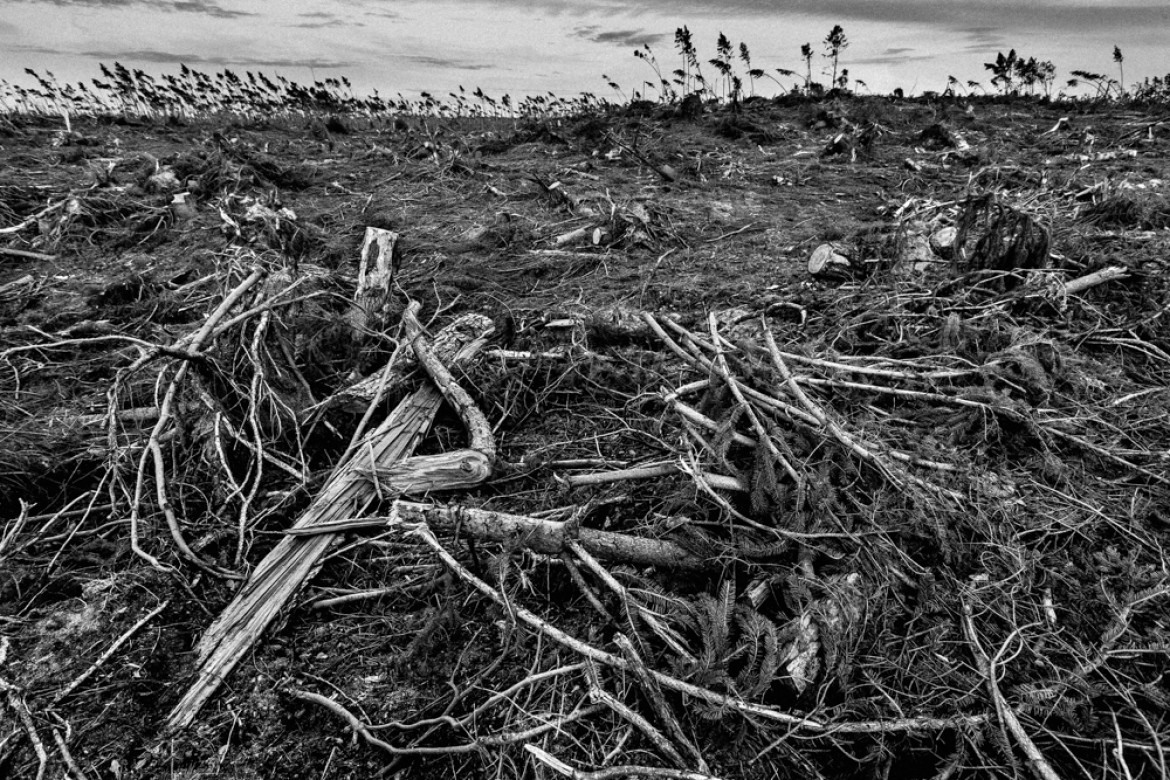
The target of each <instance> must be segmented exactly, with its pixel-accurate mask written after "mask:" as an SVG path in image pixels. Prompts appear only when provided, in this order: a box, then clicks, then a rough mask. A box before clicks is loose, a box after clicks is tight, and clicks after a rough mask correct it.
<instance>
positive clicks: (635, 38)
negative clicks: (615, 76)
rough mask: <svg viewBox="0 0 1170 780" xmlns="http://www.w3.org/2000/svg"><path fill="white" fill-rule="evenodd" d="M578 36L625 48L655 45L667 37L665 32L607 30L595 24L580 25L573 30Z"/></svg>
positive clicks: (594, 41)
mask: <svg viewBox="0 0 1170 780" xmlns="http://www.w3.org/2000/svg"><path fill="white" fill-rule="evenodd" d="M573 34H574V35H576V36H577V37H578V38H584V39H585V40H587V41H592V42H593V43H612V44H615V45H617V46H621V47H623V48H629V47H633V48H635V49H640V48H641V47H642V46H653V45H655V44H657V43H660V42H661V41H662V40H663V39H664V38H666V34H665V33H649V32H646V31H645V30H605V31H602V30H601V28H600V27H598V26H597V25H595V24H591V25H586V26H584V27H578V28H577V29H575V30H573Z"/></svg>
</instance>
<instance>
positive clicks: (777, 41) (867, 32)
mask: <svg viewBox="0 0 1170 780" xmlns="http://www.w3.org/2000/svg"><path fill="white" fill-rule="evenodd" d="M0 9H2V11H3V13H0V79H7V80H8V81H10V82H16V83H21V84H25V85H28V86H32V84H31V82H30V80H29V79H28V78H27V77H26V76H25V75H24V73H23V70H24V68H26V67H30V68H33V69H35V70H38V71H43V70H50V71H52V72H54V73H55V74H56V76H57V77H58V79H61V80H68V81H77V80H79V79H89V78H92V77H95V76H99V75H100V74H99V73H98V67H97V66H98V63H99V62H105V63H112V62H113V61H115V60H116V61H119V62H121V63H122V64H124V65H126V66H129V67H136V68H141V69H143V70H146V71H147V72H150V73H155V74H158V73H164V72H175V71H177V69H178V65H179V63H186V64H187V65H189V66H192V67H196V68H198V69H201V70H206V71H211V70H216V69H219V68H222V67H228V68H232V69H235V70H253V71H255V70H261V71H264V72H266V73H268V74H270V75H277V74H279V75H283V76H285V77H286V78H290V79H293V80H297V81H312V80H314V79H321V78H325V77H327V76H343V75H344V76H346V77H348V78H349V79H350V80H351V81H352V82H353V83H354V85H355V86H356V87H357V88H358V89H359V90H360V91H370V90H373V89H375V88H376V89H378V90H379V91H380V92H381V93H382V94H384V95H393V94H394V93H397V92H401V93H403V94H406V95H416V94H417V93H418V92H419V91H421V90H429V91H432V92H435V93H436V94H439V95H445V94H446V93H447V92H449V91H452V90H455V89H457V88H458V87H459V86H460V85H463V86H465V87H466V88H467V89H469V90H470V89H473V88H474V87H477V86H478V87H482V88H483V89H484V90H485V91H487V92H488V93H489V94H496V95H498V94H502V93H505V92H509V93H511V94H512V95H514V96H518V95H523V94H537V93H543V92H548V91H552V92H555V93H557V94H559V95H571V94H576V93H577V92H581V91H592V92H595V93H597V94H607V95H610V96H612V92H611V91H610V90H609V88H608V87H607V86H606V85H605V80H604V79H603V78H602V75H603V74H605V75H608V76H610V77H611V78H612V79H614V80H616V81H617V82H618V83H620V84H621V85H622V86H623V87H624V88H625V89H626V90H627V91H629V90H630V89H634V88H638V87H639V85H640V84H641V83H642V81H643V80H645V79H651V78H653V73H652V71H651V70H650V68H649V67H648V66H647V65H646V64H645V63H644V62H642V61H640V60H638V59H636V58H635V57H633V55H632V52H633V50H634V49H635V48H637V47H640V46H641V45H642V44H649V45H650V46H651V47H652V49H653V51H654V53H655V54H656V55H657V57H658V60H659V61H660V63H661V64H662V66H663V69H664V70H665V71H669V70H672V69H674V68H676V67H678V66H679V61H678V58H677V55H676V53H675V51H674V45H673V33H674V30H675V28H677V27H679V26H681V25H683V24H686V25H687V26H689V27H690V29H691V31H692V33H694V39H695V42H696V44H697V45H698V47H699V53H700V55H701V56H702V57H703V58H704V59H706V58H709V57H712V56H714V48H715V39H716V36H717V35H718V34H719V33H720V32H724V33H726V34H727V36H728V37H729V38H730V39H731V40H732V41H733V42H734V43H735V44H738V43H739V42H741V41H742V42H744V43H746V44H747V45H748V47H749V48H750V51H751V54H752V59H753V64H754V65H755V66H756V67H765V68H768V69H769V70H773V69H775V68H789V69H793V70H798V69H802V67H803V66H802V63H801V60H800V46H801V44H803V43H805V42H812V43H813V44H814V48H815V49H816V51H817V52H818V53H819V52H820V51H821V46H820V43H819V42H820V41H821V40H822V39H823V38H824V37H825V34H826V33H827V32H828V31H829V29H830V28H831V27H832V26H833V25H834V24H841V25H842V26H843V27H844V28H845V32H846V34H847V35H848V38H849V41H850V45H849V48H848V49H846V51H845V52H844V53H843V55H842V66H844V67H847V68H849V71H850V74H851V75H852V76H853V77H854V78H860V79H862V80H864V81H865V82H866V84H867V85H868V86H869V88H870V89H872V90H874V91H883V92H888V91H889V90H891V89H893V88H894V87H899V86H900V87H902V88H903V89H905V90H907V91H914V92H920V91H922V90H926V89H935V90H941V89H943V88H944V87H945V86H946V80H947V76H948V75H949V74H954V75H955V76H957V77H958V78H960V79H961V80H963V81H966V80H968V79H975V80H978V81H981V82H984V84H986V82H987V79H988V76H989V75H990V74H989V73H987V72H986V71H985V70H984V68H983V63H984V62H986V61H987V60H989V59H994V57H995V53H996V52H997V51H1001V50H1002V51H1006V50H1007V49H1009V48H1015V49H1017V50H1018V51H1020V52H1021V53H1023V54H1025V55H1028V56H1035V57H1036V58H1037V59H1041V60H1046V59H1047V60H1052V61H1053V62H1054V63H1055V64H1056V66H1057V69H1058V82H1057V83H1058V84H1060V83H1063V82H1064V81H1065V80H1066V79H1067V78H1068V72H1069V71H1070V70H1074V69H1082V70H1090V71H1095V72H1100V73H1108V74H1110V75H1116V66H1115V65H1114V63H1113V61H1112V51H1113V46H1114V45H1117V46H1120V47H1121V48H1122V50H1123V52H1124V53H1125V75H1126V80H1127V81H1128V82H1131V83H1132V82H1133V81H1136V80H1137V79H1139V78H1140V77H1142V76H1149V75H1155V74H1165V73H1167V72H1170V47H1168V46H1167V45H1166V41H1167V40H1170V0H1145V1H1144V2H1143V0H1121V1H1118V0H1029V2H1028V3H1027V4H1026V5H1025V4H1024V3H1023V2H1016V1H1015V0H428V1H427V2H414V1H412V0H280V1H279V2H278V1H277V0H271V1H268V0H0ZM825 63H826V61H825V60H823V59H821V58H820V57H819V56H818V57H817V58H816V60H814V69H816V70H819V69H821V68H822V67H824V66H825ZM781 80H782V81H787V80H785V79H781ZM825 80H826V81H827V79H825Z"/></svg>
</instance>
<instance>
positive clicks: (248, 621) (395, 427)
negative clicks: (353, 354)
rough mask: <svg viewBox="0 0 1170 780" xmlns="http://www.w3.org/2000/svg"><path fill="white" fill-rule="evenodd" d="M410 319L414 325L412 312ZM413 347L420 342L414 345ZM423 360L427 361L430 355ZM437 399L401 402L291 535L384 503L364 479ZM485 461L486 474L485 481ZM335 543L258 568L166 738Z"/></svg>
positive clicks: (464, 352)
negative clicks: (377, 502) (299, 530)
mask: <svg viewBox="0 0 1170 780" xmlns="http://www.w3.org/2000/svg"><path fill="white" fill-rule="evenodd" d="M415 305H416V304H412V307H413V306H415ZM410 316H411V317H413V308H412V310H411V313H410ZM487 336H488V332H483V333H480V334H478V338H475V339H474V340H471V341H469V342H468V343H466V344H465V345H464V346H463V348H462V349H461V350H460V351H459V353H458V355H457V356H456V359H455V361H456V362H459V361H464V360H467V359H468V358H470V357H472V356H473V355H474V354H475V353H477V352H478V351H479V350H480V349H481V348H482V347H483V345H484V343H485V342H486V339H487ZM418 342H421V339H416V343H418ZM416 349H417V347H416ZM419 357H420V360H421V362H423V363H424V365H426V363H427V362H428V361H427V360H426V359H425V358H424V357H423V355H422V354H420V355H419ZM429 357H430V359H431V360H433V355H430V356H429ZM447 376H448V378H449V377H450V375H449V374H448V375H447ZM445 391H446V389H444V392H445ZM444 392H441V391H440V388H439V387H437V386H436V385H434V384H427V385H425V386H424V387H422V388H420V389H419V390H417V391H415V392H414V393H413V394H412V395H410V396H408V397H407V398H406V399H405V400H403V401H402V402H401V403H400V404H399V405H398V406H397V408H395V409H394V411H393V412H392V413H391V414H390V416H389V417H387V418H386V420H385V422H383V423H382V424H381V425H380V426H378V428H377V429H376V430H375V431H374V432H373V433H371V434H369V435H368V436H366V437H365V439H364V440H363V441H362V442H361V443H360V444H359V445H358V446H357V447H355V448H354V449H353V451H352V453H351V455H350V456H349V457H348V458H347V459H345V460H343V461H342V463H341V464H340V465H338V466H337V467H336V468H335V469H334V471H333V474H332V476H330V478H329V480H328V482H326V484H325V487H324V488H323V489H322V490H321V493H320V494H319V495H318V496H317V497H316V499H314V501H313V502H312V503H311V504H310V505H309V508H308V509H306V510H305V513H304V514H303V515H301V517H300V518H299V519H298V520H297V522H296V523H295V524H294V526H293V527H294V528H309V527H312V526H314V525H318V524H321V523H332V522H336V521H338V520H342V519H344V518H348V517H352V516H353V515H354V514H355V513H357V514H360V513H362V512H364V511H365V510H366V509H367V508H368V507H370V506H371V505H372V504H374V503H375V502H376V501H378V500H380V499H381V498H384V495H383V494H382V491H381V488H380V486H379V485H378V484H376V483H375V482H372V481H371V480H370V479H369V474H370V472H371V471H375V472H376V471H377V470H379V469H380V468H387V467H390V466H393V465H394V464H400V463H401V462H402V461H404V460H405V459H406V458H407V457H408V456H409V455H410V453H412V452H413V451H414V449H415V447H417V446H418V443H419V442H420V441H421V440H422V438H423V436H424V435H425V434H426V432H427V429H428V428H429V427H430V425H431V422H432V421H433V420H434V417H435V414H436V413H437V412H438V410H439V406H440V405H441V404H442V401H443V398H444ZM473 439H474V434H473ZM491 454H492V459H491V460H494V445H493V447H492V453H491ZM491 460H489V462H488V463H489V469H488V472H487V473H490V463H491ZM432 487H433V485H432ZM396 488H397V490H398V491H399V492H412V491H411V489H410V486H409V485H400V486H396ZM336 538H337V537H336V534H325V535H321V536H314V537H310V538H308V539H299V538H295V537H288V538H286V539H283V540H281V542H280V543H279V544H277V546H276V547H275V548H274V549H273V550H272V552H270V553H269V554H268V555H267V556H266V557H265V558H264V560H263V561H261V562H260V564H259V565H258V566H257V567H256V570H255V571H254V572H252V576H251V577H249V579H248V581H247V583H246V584H245V585H244V587H243V588H242V589H241V590H240V592H239V593H238V594H237V595H236V597H235V599H234V600H233V601H232V603H231V604H229V605H228V607H227V608H226V609H225V610H224V611H223V612H222V613H221V614H220V616H219V618H218V619H217V620H216V621H215V622H214V623H213V624H212V625H211V627H210V628H208V630H207V631H206V633H204V635H203V638H202V639H201V640H200V642H199V646H198V660H197V665H198V670H197V672H196V678H195V682H194V683H193V684H192V685H191V687H190V688H189V689H188V690H187V692H186V694H184V696H183V698H182V699H181V700H180V701H179V703H178V704H177V705H176V706H175V708H174V709H173V710H172V711H171V714H170V715H169V717H168V718H167V728H168V729H169V730H172V731H173V730H177V729H182V728H185V727H186V726H188V725H190V724H191V722H192V721H193V720H194V718H195V716H196V715H197V714H198V713H199V710H200V708H201V707H202V706H203V704H204V703H206V701H207V700H208V699H209V698H210V697H211V696H212V695H213V694H214V693H215V691H216V690H217V689H218V688H219V685H220V683H221V682H223V680H224V679H225V678H226V677H227V676H228V674H230V673H231V671H232V669H234V668H235V666H236V664H237V663H238V662H239V661H240V659H242V658H243V657H244V656H245V655H246V654H247V652H248V650H249V648H251V646H252V645H253V644H254V643H255V642H256V640H257V639H258V638H259V637H260V635H261V634H262V633H263V632H264V629H265V628H267V627H268V625H269V624H270V623H271V622H272V621H273V620H274V619H275V618H276V616H277V615H278V614H279V612H280V610H281V609H282V608H283V607H284V606H285V605H286V604H288V602H289V601H290V600H291V599H292V597H293V595H294V594H295V593H296V592H297V591H298V590H299V589H300V588H301V586H303V585H304V584H305V583H306V582H307V581H308V580H309V579H310V578H311V577H312V576H313V575H314V574H315V573H316V571H317V569H318V567H319V565H320V562H321V559H322V558H323V557H324V555H325V553H326V552H327V551H328V549H329V547H330V546H331V544H332V543H333V541H334V540H335V539H336Z"/></svg>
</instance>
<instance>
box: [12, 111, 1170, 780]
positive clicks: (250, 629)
mask: <svg viewBox="0 0 1170 780" xmlns="http://www.w3.org/2000/svg"><path fill="white" fill-rule="evenodd" d="M826 117H828V118H831V119H832V121H831V122H828V121H826ZM1054 121H1056V117H1055V116H1054V113H1053V112H1052V111H1049V110H1045V109H1042V108H1038V107H1036V106H1034V105H1028V106H1027V107H1025V108H1021V107H1019V106H1012V105H1003V106H988V107H986V108H979V109H972V110H971V111H963V110H961V109H960V108H959V107H956V106H952V105H951V104H946V103H944V104H923V103H913V102H886V101H883V100H876V99H875V100H872V101H865V100H860V99H859V100H855V101H840V102H835V103H832V104H824V105H820V106H819V107H818V109H817V110H815V111H814V110H810V109H809V108H808V106H795V107H785V106H779V105H772V104H770V103H766V102H756V103H754V104H750V105H748V106H745V107H743V109H742V113H739V114H735V115H729V114H727V113H726V112H725V111H724V110H723V109H717V110H714V111H709V112H708V113H707V114H705V115H695V116H691V117H679V116H675V115H673V114H661V115H656V114H654V113H653V112H651V113H650V114H649V115H646V116H641V115H639V116H627V115H623V114H620V113H614V114H601V113H595V114H593V115H590V116H588V117H585V118H582V119H578V120H567V119H566V120H556V121H553V120H545V121H544V122H543V124H540V125H539V126H540V127H542V128H543V132H537V131H536V130H535V129H534V127H533V126H531V125H530V126H525V127H521V128H516V129H513V128H511V127H510V126H505V127H501V128H500V129H498V130H495V131H489V132H484V131H483V130H482V129H480V128H477V129H476V130H475V131H461V130H460V129H459V127H458V125H457V124H431V125H422V126H418V127H414V128H410V127H405V128H401V127H400V128H396V129H386V130H378V129H370V130H358V129H356V128H349V129H347V132H345V133H339V132H331V131H329V130H324V131H322V130H321V129H320V128H317V127H316V126H310V127H309V128H307V129H304V130H299V129H297V128H296V127H293V126H289V127H287V128H285V129H272V128H268V129H264V130H249V129H247V128H243V127H241V128H236V129H232V128H228V129H224V128H208V129H206V130H202V129H199V128H198V127H192V128H188V129H184V130H175V129H174V128H168V127H165V126H159V127H145V128H130V129H125V128H117V127H102V126H96V125H95V126H93V127H88V126H87V127H79V128H77V129H76V134H77V135H78V137H80V138H85V139H87V142H86V144H85V145H84V146H79V145H77V143H76V142H77V139H76V138H71V139H70V141H69V144H67V145H61V146H55V145H54V143H55V141H58V140H60V139H61V136H60V135H59V134H58V133H57V130H56V129H55V128H52V127H50V126H48V125H37V124H36V123H32V122H28V123H22V124H20V125H19V126H15V134H14V136H13V137H12V138H11V139H5V141H4V143H5V146H4V148H3V150H2V151H0V154H3V155H4V156H5V158H6V164H7V165H8V166H9V167H10V169H11V170H13V171H14V175H13V176H11V177H9V178H7V179H6V181H5V183H4V184H2V185H0V263H3V265H0V328H3V330H2V332H3V334H4V338H3V342H2V344H3V346H2V347H0V358H2V361H3V367H4V369H5V372H6V376H7V378H6V379H5V382H6V383H7V385H6V386H7V387H8V388H9V389H8V390H7V391H6V392H5V393H4V395H3V397H2V399H0V435H2V440H3V447H2V448H0V475H2V476H0V485H2V486H3V490H4V501H3V506H2V507H0V511H3V512H4V515H3V517H4V518H5V521H4V525H3V533H2V534H0V564H2V565H0V610H2V611H0V627H2V628H3V631H2V634H3V637H2V638H0V688H2V689H3V694H4V696H5V699H4V707H5V709H4V712H5V715H6V718H7V719H6V720H3V721H0V729H2V730H0V769H2V770H3V772H4V773H6V774H7V775H8V776H12V777H39V776H41V775H42V774H44V773H48V772H52V773H56V774H61V773H67V774H68V775H69V776H72V777H114V778H122V777H163V776H173V775H176V774H181V775H183V776H202V775H205V774H208V775H209V774H214V773H217V772H227V771H230V772H231V773H232V774H233V775H234V776H239V777H253V776H263V775H268V774H271V773H272V772H280V773H281V774H282V775H287V776H290V777H302V776H303V777H321V776H326V775H328V776H370V775H371V774H373V773H375V772H381V773H383V774H390V773H395V772H403V773H405V772H409V773H412V774H417V775H420V776H436V777H438V776H443V777H447V776H451V775H452V774H454V773H467V772H471V773H473V774H475V775H485V776H486V775H491V776H532V777H550V776H555V775H558V774H560V775H565V776H569V777H580V778H608V777H624V776H657V777H675V778H700V777H741V776H742V777H776V776H781V777H797V776H799V777H837V776H859V777H860V776H875V775H876V776H880V777H935V776H941V777H954V776H976V775H979V776H986V775H989V774H990V775H994V776H1002V777H1016V776H1024V775H1029V774H1033V775H1039V776H1041V777H1057V776H1062V777H1063V776H1080V775H1088V776H1090V777H1118V778H1136V777H1166V776H1167V771H1166V756H1165V749H1166V744H1165V743H1166V741H1167V739H1166V738H1167V737H1170V734H1168V724H1167V722H1166V714H1165V713H1166V712H1167V711H1168V710H1170V701H1168V697H1167V694H1166V693H1165V684H1164V683H1165V675H1166V674H1167V672H1168V671H1170V669H1168V664H1167V657H1168V656H1167V641H1168V637H1167V626H1166V622H1165V618H1164V615H1165V611H1166V605H1167V601H1168V600H1170V571H1168V568H1167V566H1168V563H1167V558H1166V552H1165V543H1166V538H1167V536H1166V535H1167V532H1168V529H1170V526H1168V525H1167V519H1166V518H1167V512H1168V511H1170V490H1168V480H1170V474H1168V472H1167V469H1166V458H1167V452H1166V444H1165V443H1166V441H1168V440H1170V423H1168V422H1167V418H1166V415H1165V413H1164V408H1165V405H1166V403H1167V402H1168V401H1170V398H1168V395H1167V390H1166V386H1167V384H1168V374H1170V354H1168V353H1167V350H1170V344H1168V341H1167V335H1168V334H1167V329H1166V328H1167V326H1166V323H1165V313H1166V310H1167V305H1168V300H1167V283H1166V281H1165V280H1166V278H1167V277H1166V268H1165V253H1166V249H1167V245H1168V244H1170V236H1168V235H1167V233H1166V230H1165V225H1164V224H1163V222H1164V221H1159V220H1160V217H1159V216H1158V215H1160V214H1162V212H1163V211H1164V209H1163V208H1162V207H1163V206H1164V193H1163V190H1162V189H1161V188H1163V187H1164V186H1165V185H1164V184H1163V183H1162V179H1161V178H1160V176H1162V175H1164V166H1165V162H1164V161H1165V159H1166V153H1167V151H1168V145H1170V140H1168V139H1167V136H1166V134H1165V126H1164V125H1159V124H1157V123H1156V122H1155V121H1154V119H1153V118H1151V117H1149V116H1144V115H1140V114H1125V115H1117V116H1111V115H1107V114H1090V115H1085V116H1080V117H1077V118H1076V120H1075V121H1072V122H1064V123H1063V124H1062V123H1059V122H1058V123H1057V127H1055V128H1053V129H1052V130H1051V131H1048V129H1049V128H1051V127H1052V126H1053V122H1054ZM1088 123H1092V125H1093V126H1094V128H1095V129H1094V132H1093V134H1092V136H1091V138H1090V137H1088V136H1086V135H1085V134H1083V133H1082V132H1081V130H1080V129H1079V127H1078V125H1079V126H1081V127H1083V126H1084V125H1085V124H1088ZM1135 128H1136V129H1137V132H1136V134H1135ZM1046 131H1048V132H1046ZM323 133H324V134H323ZM956 139H958V140H956ZM1111 139H1112V140H1111ZM959 140H961V141H962V143H959ZM838 147H840V148H838ZM71 148H76V149H79V150H83V151H82V152H81V153H80V154H79V155H77V156H73V155H71V154H70V155H67V154H65V152H66V151H68V150H69V149H71ZM477 149H478V150H480V151H478V152H477V151H475V150H477ZM830 149H832V150H833V152H832V153H831V154H829V153H827V151H828V150H830ZM63 150H64V151H63ZM1130 151H1132V152H1133V154H1132V155H1130V154H1129V152H1130ZM1106 152H1109V154H1106ZM1082 158H1085V159H1082ZM826 242H829V243H830V244H831V246H832V248H833V251H832V253H831V254H832V256H833V257H834V258H839V260H837V259H835V260H833V262H831V263H829V264H828V265H829V266H831V267H832V268H833V272H832V273H831V274H823V275H821V276H820V277H819V278H814V277H812V276H810V274H809V269H810V266H809V264H808V260H809V257H810V255H813V253H814V249H815V248H816V247H817V246H818V245H821V244H824V243H826ZM350 735H352V739H351V738H349V736H350Z"/></svg>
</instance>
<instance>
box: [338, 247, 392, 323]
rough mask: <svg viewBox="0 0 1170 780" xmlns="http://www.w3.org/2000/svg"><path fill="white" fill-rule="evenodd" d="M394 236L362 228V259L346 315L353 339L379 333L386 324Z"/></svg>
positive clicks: (389, 305)
mask: <svg viewBox="0 0 1170 780" xmlns="http://www.w3.org/2000/svg"><path fill="white" fill-rule="evenodd" d="M397 243H398V234H397V233H394V232H393V231H390V230H384V229H382V228H376V227H368V228H366V238H365V240H364V241H363V242H362V259H361V264H360V265H359V267H358V286H357V292H356V293H355V294H354V305H353V308H352V309H351V310H350V313H349V324H350V327H351V328H352V329H353V336H354V338H355V339H363V338H365V337H366V335H367V334H368V333H371V332H380V331H382V330H383V329H385V327H386V325H388V324H389V319H390V307H391V301H392V300H393V299H392V298H391V296H390V285H391V284H392V283H393V282H394V271H395V270H396V268H397V265H398V264H397V263H396V262H395V258H394V247H395V246H396V245H397Z"/></svg>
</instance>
